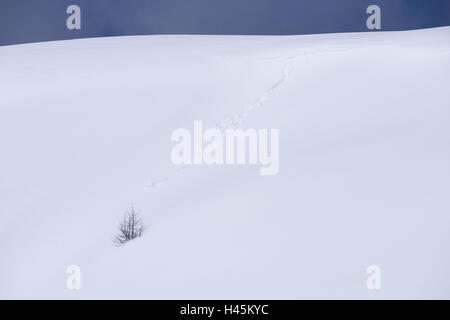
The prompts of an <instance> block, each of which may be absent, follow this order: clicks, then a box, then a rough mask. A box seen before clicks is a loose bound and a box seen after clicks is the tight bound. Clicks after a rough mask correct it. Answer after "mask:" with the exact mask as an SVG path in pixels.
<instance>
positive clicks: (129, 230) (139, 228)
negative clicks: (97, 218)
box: [114, 206, 144, 246]
mask: <svg viewBox="0 0 450 320" xmlns="http://www.w3.org/2000/svg"><path fill="white" fill-rule="evenodd" d="M143 232H144V225H143V221H142V217H141V216H140V215H139V214H138V213H137V212H136V210H135V209H134V206H131V209H130V210H129V211H127V212H125V216H124V217H123V221H122V222H121V223H120V225H119V233H118V234H117V235H116V236H115V238H114V244H115V245H117V246H122V245H124V244H125V243H126V242H128V241H130V240H133V239H135V238H137V237H140V236H142V234H143Z"/></svg>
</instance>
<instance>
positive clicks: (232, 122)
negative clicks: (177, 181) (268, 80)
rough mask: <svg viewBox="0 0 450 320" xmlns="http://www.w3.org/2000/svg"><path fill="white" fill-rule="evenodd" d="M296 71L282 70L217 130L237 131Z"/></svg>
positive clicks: (147, 188) (181, 168) (161, 181)
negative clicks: (268, 84) (261, 92)
mask: <svg viewBox="0 0 450 320" xmlns="http://www.w3.org/2000/svg"><path fill="white" fill-rule="evenodd" d="M293 70H294V67H293V66H292V67H289V68H283V70H282V76H281V78H280V79H278V80H277V81H276V82H275V83H274V84H273V85H272V86H271V87H270V88H269V89H267V90H266V91H264V93H263V94H262V95H260V96H259V97H258V98H257V99H256V100H255V101H254V102H253V103H251V104H248V105H247V106H245V107H244V108H243V109H242V110H241V111H239V112H236V113H235V114H234V115H232V116H230V117H227V118H225V119H224V120H223V121H221V122H219V123H218V124H217V125H216V129H219V130H220V131H222V132H224V131H225V130H227V129H237V128H239V127H240V126H241V125H242V122H243V121H244V120H245V119H246V118H247V117H248V116H249V115H250V114H251V113H252V112H254V111H256V110H258V109H260V108H261V107H262V106H263V105H264V104H265V103H266V101H267V100H268V99H269V97H270V96H271V95H272V94H274V92H276V91H277V90H278V89H279V88H280V87H281V85H282V84H283V83H284V82H285V81H286V80H287V78H288V76H289V75H290V73H291V72H292V71H293ZM186 168H187V166H186V165H181V166H179V167H178V168H177V170H176V171H175V172H174V174H172V175H171V176H169V177H165V178H162V179H159V180H155V181H152V182H150V183H149V184H147V185H146V186H145V187H144V191H146V192H148V191H151V190H153V189H154V188H156V187H159V186H160V185H161V184H165V183H167V182H169V181H171V180H172V179H174V178H175V177H176V176H179V175H180V174H181V173H182V172H183V171H184V170H185V169H186Z"/></svg>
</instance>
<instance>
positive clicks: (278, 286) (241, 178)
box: [0, 27, 450, 299]
mask: <svg viewBox="0 0 450 320" xmlns="http://www.w3.org/2000/svg"><path fill="white" fill-rule="evenodd" d="M449 83H450V27H444V28H435V29H427V30H416V31H403V32H381V33H380V32H377V33H347V34H329V35H328V34H326V35H302V36H177V35H173V36H132V37H111V38H92V39H81V40H70V41H57V42H46V43H35V44H26V45H14V46H5V47H0V234H1V236H2V241H0V298H3V299H19V298H25V299H28V298H37V299H46V298H58V299H80V298H83V299H94V298H101V299H116V298H125V299H131V298H137V299H141V298H148V299H170V298H173V299H216V298H217V299H219V298H220V299H305V298H306V299H313V298H323V299H335V298H342V299H349V298H359V299H392V298H406V299H412V298H425V299H431V298H446V299H449V298H450V280H449V277H448V271H449V270H450V232H449V231H450V125H449V120H450V103H449V101H450V90H449ZM230 119H232V120H234V122H232V121H231V120H230ZM194 120H201V121H203V122H204V124H205V125H206V126H209V127H214V126H216V125H218V124H222V125H226V126H234V127H241V128H244V129H246V128H256V129H259V128H269V129H270V128H278V129H280V171H279V173H278V175H274V176H261V175H259V166H254V165H222V166H220V165H211V166H207V165H197V166H186V167H184V168H183V169H182V170H180V168H179V167H177V166H175V165H174V164H172V162H171V161H170V151H171V148H172V146H173V143H172V142H171V141H170V136H171V133H172V131H173V130H175V129H177V128H187V129H190V130H192V126H193V121H194ZM230 121H231V122H230ZM132 204H133V205H134V207H135V208H137V209H138V211H139V212H140V213H141V215H142V216H143V218H144V220H145V224H146V226H147V231H146V233H145V234H144V236H143V237H141V238H139V239H136V240H133V241H131V242H129V243H127V244H126V245H125V246H122V247H115V246H114V245H113V242H112V239H113V237H114V235H115V234H116V232H117V228H118V223H119V222H120V220H121V218H122V217H123V214H124V212H125V211H126V210H127V209H129V208H130V206H131V205H132ZM69 265H79V266H80V268H81V289H80V290H69V289H68V288H67V287H66V280H67V277H68V275H67V274H66V268H67V267H68V266H69ZM369 265H378V266H380V268H381V290H368V289H367V287H366V279H367V278H368V274H366V268H367V267H368V266H369Z"/></svg>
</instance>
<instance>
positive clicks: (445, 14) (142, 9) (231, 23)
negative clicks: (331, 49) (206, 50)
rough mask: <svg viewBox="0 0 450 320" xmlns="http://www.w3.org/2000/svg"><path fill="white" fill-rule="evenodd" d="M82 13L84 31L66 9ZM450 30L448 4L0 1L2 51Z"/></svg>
mask: <svg viewBox="0 0 450 320" xmlns="http://www.w3.org/2000/svg"><path fill="white" fill-rule="evenodd" d="M71 4H76V5H78V6H80V7H81V11H82V12H81V15H82V28H81V30H68V29H67V28H66V18H67V16H68V15H67V14H66V8H67V6H69V5H71ZM371 4H376V5H378V6H380V8H381V18H382V30H385V31H389V30H407V29H418V28H429V27H436V26H448V25H450V0H69V1H68V0H0V45H8V44H15V43H26V42H36V41H48V40H59V39H71V38H81V37H98V36H117V35H137V34H258V35H260V34H267V35H274V34H306V33H329V32H350V31H368V30H367V28H366V24H365V21H366V18H367V16H368V15H367V14H366V8H367V7H368V6H369V5H371Z"/></svg>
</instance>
